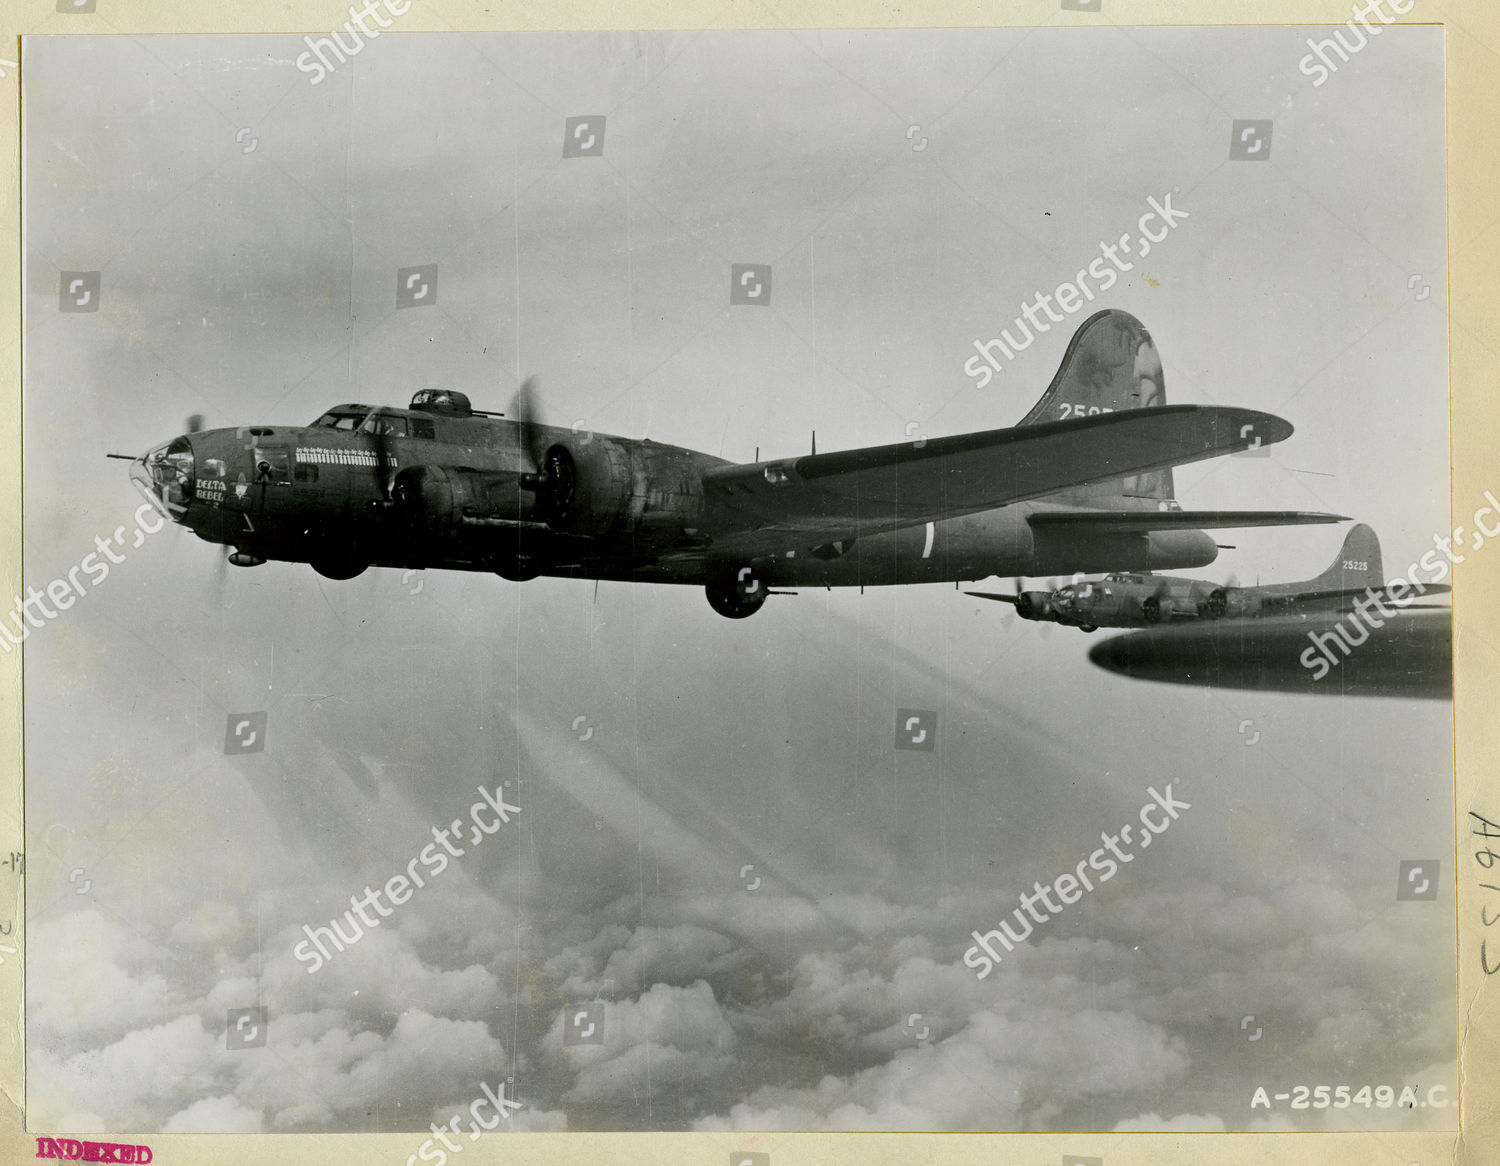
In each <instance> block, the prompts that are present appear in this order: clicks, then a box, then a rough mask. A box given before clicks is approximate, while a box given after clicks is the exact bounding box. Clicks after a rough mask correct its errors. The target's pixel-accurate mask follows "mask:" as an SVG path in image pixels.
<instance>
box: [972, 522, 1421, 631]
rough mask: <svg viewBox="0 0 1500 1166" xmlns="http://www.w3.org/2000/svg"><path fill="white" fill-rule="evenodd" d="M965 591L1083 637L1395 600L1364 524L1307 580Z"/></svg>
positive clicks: (1163, 580) (1124, 579)
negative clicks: (1250, 584)
mask: <svg viewBox="0 0 1500 1166" xmlns="http://www.w3.org/2000/svg"><path fill="white" fill-rule="evenodd" d="M1402 586H1403V588H1404V589H1403V592H1402V595H1401V596H1400V597H1398V598H1404V597H1405V593H1406V592H1407V591H1411V590H1412V589H1413V588H1411V587H1408V586H1405V585H1404V583H1403V584H1402ZM1422 590H1423V591H1426V592H1433V593H1443V592H1446V591H1448V590H1449V588H1447V587H1442V586H1435V585H1433V584H1425V585H1423V587H1422ZM968 594H970V595H976V596H978V597H980V598H981V599H997V600H1000V601H1002V602H1004V603H1010V604H1014V605H1015V608H1016V612H1017V614H1019V615H1020V616H1021V618H1022V619H1030V620H1042V621H1050V622H1052V623H1060V624H1064V625H1066V626H1068V627H1075V628H1082V629H1083V630H1084V631H1086V632H1092V631H1097V630H1098V629H1099V628H1105V627H1108V628H1139V627H1151V626H1154V625H1156V624H1160V623H1168V622H1171V621H1173V620H1182V619H1224V618H1226V617H1229V618H1239V617H1256V616H1272V615H1287V614H1291V613H1293V612H1314V611H1316V612H1322V613H1328V612H1333V613H1340V612H1347V611H1351V610H1353V608H1354V605H1355V604H1356V603H1357V602H1360V601H1361V600H1364V599H1366V597H1368V596H1370V595H1375V596H1379V597H1381V598H1389V597H1390V592H1389V591H1388V590H1387V588H1386V581H1385V576H1384V575H1383V574H1382V573H1381V561H1380V540H1379V539H1378V538H1377V537H1376V535H1375V532H1374V531H1373V530H1371V529H1370V528H1369V527H1368V526H1366V525H1364V523H1360V524H1359V525H1358V526H1354V527H1351V528H1350V530H1349V534H1348V536H1347V537H1346V538H1345V539H1344V545H1343V546H1342V547H1341V548H1340V549H1339V553H1338V554H1337V555H1335V556H1334V560H1333V563H1332V564H1331V565H1330V566H1329V568H1328V569H1327V570H1326V571H1324V572H1323V573H1322V574H1321V575H1319V576H1317V577H1316V578H1314V579H1308V580H1306V581H1305V582H1302V583H1272V584H1267V585H1266V586H1255V587H1235V586H1232V585H1228V584H1221V583H1212V582H1210V581H1208V580H1206V579H1185V578H1181V577H1174V576H1171V575H1140V574H1124V573H1116V574H1111V575H1106V576H1105V577H1104V578H1103V579H1097V580H1079V581H1077V582H1074V583H1069V584H1068V585H1067V586H1066V587H1059V588H1058V589H1057V590H1056V591H1050V592H1048V591H1023V592H1021V593H1020V594H1019V595H998V594H995V593H994V592H989V591H970V592H969V593H968ZM1403 606H1406V605H1405V604H1403Z"/></svg>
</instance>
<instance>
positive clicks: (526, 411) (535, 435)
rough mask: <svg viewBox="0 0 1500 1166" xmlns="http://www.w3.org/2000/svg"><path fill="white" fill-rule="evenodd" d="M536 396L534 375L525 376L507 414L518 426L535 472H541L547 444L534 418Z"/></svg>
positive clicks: (523, 445)
mask: <svg viewBox="0 0 1500 1166" xmlns="http://www.w3.org/2000/svg"><path fill="white" fill-rule="evenodd" d="M536 396H537V392H536V377H527V378H526V379H525V380H524V381H522V382H521V387H520V388H519V389H517V390H516V395H515V396H514V397H512V398H511V400H510V409H509V410H508V411H507V416H509V417H510V418H511V419H512V420H513V421H515V423H516V425H517V426H518V433H519V436H520V438H521V448H522V449H524V450H525V451H526V452H527V454H529V455H530V457H531V464H532V465H533V466H535V467H536V468H537V472H538V473H539V474H543V473H545V469H544V467H543V466H542V459H543V458H544V457H546V455H547V445H546V437H545V436H544V435H543V433H542V427H541V425H539V424H538V423H537V420H536Z"/></svg>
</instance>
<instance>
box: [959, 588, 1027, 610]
mask: <svg viewBox="0 0 1500 1166" xmlns="http://www.w3.org/2000/svg"><path fill="white" fill-rule="evenodd" d="M964 594H965V595H973V596H975V597H976V598H979V599H998V600H999V601H1000V602H1001V603H1008V604H1010V605H1011V606H1012V607H1014V606H1016V604H1018V603H1020V602H1021V597H1020V596H1019V595H1001V594H1000V593H999V592H996V591H965V592H964Z"/></svg>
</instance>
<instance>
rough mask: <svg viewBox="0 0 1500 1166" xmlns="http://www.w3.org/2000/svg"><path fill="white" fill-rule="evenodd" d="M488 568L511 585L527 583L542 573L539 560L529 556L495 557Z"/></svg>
mask: <svg viewBox="0 0 1500 1166" xmlns="http://www.w3.org/2000/svg"><path fill="white" fill-rule="evenodd" d="M490 566H491V567H492V568H493V569H494V572H495V574H497V575H499V576H500V578H502V579H509V580H510V581H511V582H512V583H529V582H530V581H531V580H532V579H535V578H536V577H537V576H538V575H540V574H541V573H542V563H541V560H540V559H535V558H532V557H531V556H530V555H497V556H495V558H494V559H492V560H491V561H490Z"/></svg>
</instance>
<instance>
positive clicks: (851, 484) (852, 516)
mask: <svg viewBox="0 0 1500 1166" xmlns="http://www.w3.org/2000/svg"><path fill="white" fill-rule="evenodd" d="M1291 434H1292V426H1291V423H1290V422H1288V421H1284V420H1283V419H1281V418H1280V417H1275V416H1272V415H1271V414H1269V413H1262V412H1259V411H1257V410H1254V409H1240V408H1232V407H1225V406H1219V405H1163V406H1160V407H1158V408H1152V409H1131V410H1122V411H1120V412H1116V413H1103V414H1099V415H1098V416H1094V417H1084V418H1081V419H1073V420H1068V421H1054V422H1048V423H1044V424H1040V425H1026V426H1018V427H1016V428H1011V429H992V430H988V431H986V432H981V433H965V434H960V435H957V436H954V437H938V438H931V439H926V440H921V441H914V442H913V441H905V442H900V443H898V444H896V445H883V446H873V447H870V448H867V449H856V450H848V451H843V452H839V453H823V454H807V455H804V456H802V457H794V458H783V459H781V460H779V461H769V462H754V463H751V464H748V465H740V466H725V467H722V468H718V469H712V470H709V471H708V472H707V473H706V474H705V475H704V478H703V491H704V501H705V503H706V505H707V509H708V524H707V525H708V530H709V531H711V532H712V535H713V545H712V547H711V548H710V550H709V554H710V555H711V556H713V557H715V558H720V559H723V558H750V557H753V556H755V555H759V554H768V553H772V552H777V551H783V550H786V549H788V548H789V547H799V546H807V545H816V544H820V543H824V542H834V541H838V540H840V539H849V538H856V537H858V536H860V535H868V534H876V533H879V532H881V531H886V530H894V529H897V528H899V527H902V526H910V525H914V524H916V523H921V522H933V521H936V520H938V519H944V518H955V517H958V516H959V515H963V514H973V513H976V512H978V511H981V510H993V509H995V508H996V507H999V506H1008V505H1010V504H1011V503H1013V502H1024V501H1026V500H1027V499H1030V498H1040V497H1044V496H1045V495H1047V494H1052V493H1055V492H1056V491H1058V490H1064V489H1067V488H1068V487H1070V486H1080V485H1087V484H1088V483H1090V482H1096V481H1107V480H1110V479H1113V478H1120V477H1125V476H1127V475H1131V474H1143V473H1148V472H1150V471H1151V470H1158V469H1165V468H1166V467H1168V466H1180V465H1187V464H1189V463H1191V462H1196V461H1202V460H1204V459H1205V458H1211V457H1217V456H1219V455H1221V454H1226V453H1234V452H1236V451H1239V450H1243V449H1251V448H1255V447H1257V446H1263V445H1270V444H1273V443H1275V442H1278V441H1284V440H1285V439H1286V438H1288V437H1290V436H1291Z"/></svg>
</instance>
